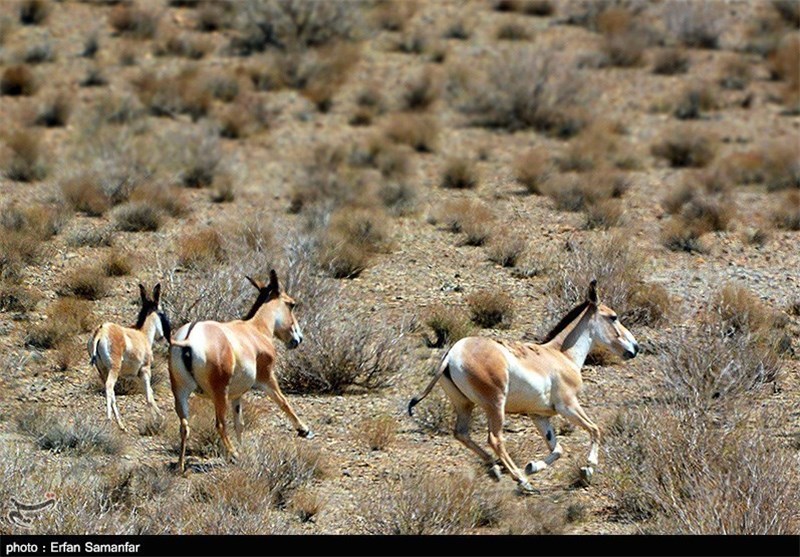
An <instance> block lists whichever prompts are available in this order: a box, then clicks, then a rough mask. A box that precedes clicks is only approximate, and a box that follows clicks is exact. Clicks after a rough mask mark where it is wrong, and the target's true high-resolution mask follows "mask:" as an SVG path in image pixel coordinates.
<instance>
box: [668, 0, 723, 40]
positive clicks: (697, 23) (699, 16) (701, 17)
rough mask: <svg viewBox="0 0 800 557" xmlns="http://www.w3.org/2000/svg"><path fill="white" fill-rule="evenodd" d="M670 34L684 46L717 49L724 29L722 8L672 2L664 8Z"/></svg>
mask: <svg viewBox="0 0 800 557" xmlns="http://www.w3.org/2000/svg"><path fill="white" fill-rule="evenodd" d="M664 18H665V23H666V26H667V30H668V31H669V33H670V34H671V35H672V36H673V37H675V38H676V39H677V40H678V41H680V42H681V43H682V44H683V45H684V46H688V47H691V48H709V49H715V48H717V47H718V46H719V37H720V35H721V34H722V31H723V29H724V27H723V26H724V21H725V20H724V18H723V17H722V13H721V6H720V5H718V4H713V3H694V2H685V1H682V0H672V1H671V2H669V3H668V4H667V5H666V6H665V7H664Z"/></svg>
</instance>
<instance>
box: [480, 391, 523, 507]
mask: <svg viewBox="0 0 800 557" xmlns="http://www.w3.org/2000/svg"><path fill="white" fill-rule="evenodd" d="M504 405H505V401H501V404H499V405H498V406H492V407H488V408H484V411H485V412H486V417H487V419H488V420H489V445H490V446H491V447H492V450H494V452H495V453H497V456H499V457H500V460H501V461H502V462H503V464H504V465H505V467H506V469H507V470H508V472H509V473H510V474H511V476H512V477H513V478H514V479H515V480H517V484H518V486H519V490H520V492H522V493H525V494H530V493H536V490H535V489H534V488H533V486H532V485H531V484H530V482H528V479H527V478H526V477H525V476H524V475H523V474H522V472H520V470H519V468H517V465H516V464H514V461H513V460H512V459H511V456H510V455H509V454H508V451H506V444H505V440H504V439H503V406H504Z"/></svg>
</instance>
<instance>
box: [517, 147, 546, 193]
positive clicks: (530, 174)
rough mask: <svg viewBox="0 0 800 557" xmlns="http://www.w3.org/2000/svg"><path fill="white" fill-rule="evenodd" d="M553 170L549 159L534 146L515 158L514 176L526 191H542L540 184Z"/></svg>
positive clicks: (542, 151)
mask: <svg viewBox="0 0 800 557" xmlns="http://www.w3.org/2000/svg"><path fill="white" fill-rule="evenodd" d="M552 172H553V168H552V165H551V163H550V159H549V157H548V156H547V153H546V152H545V151H544V150H543V149H539V148H534V149H531V150H529V151H527V152H526V153H525V154H523V155H522V156H520V157H519V158H517V160H516V162H515V163H514V177H515V178H516V180H517V182H519V183H520V184H522V185H523V186H524V187H525V190H527V191H528V193H535V194H538V193H542V185H543V184H544V183H545V182H546V181H547V179H548V178H549V177H550V176H551V174H552Z"/></svg>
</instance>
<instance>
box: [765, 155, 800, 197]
mask: <svg viewBox="0 0 800 557" xmlns="http://www.w3.org/2000/svg"><path fill="white" fill-rule="evenodd" d="M762 156H763V160H764V166H763V168H762V171H763V173H764V183H765V185H766V186H767V189H768V190H769V191H777V190H782V189H787V188H790V189H797V188H800V153H798V152H797V149H796V148H795V147H794V146H793V145H791V144H790V143H769V144H767V145H766V146H765V147H764V148H763V150H762Z"/></svg>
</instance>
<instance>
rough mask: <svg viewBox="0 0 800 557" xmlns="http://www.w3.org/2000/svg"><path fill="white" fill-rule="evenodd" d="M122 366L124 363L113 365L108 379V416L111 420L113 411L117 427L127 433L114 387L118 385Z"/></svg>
mask: <svg viewBox="0 0 800 557" xmlns="http://www.w3.org/2000/svg"><path fill="white" fill-rule="evenodd" d="M121 364H122V362H114V363H113V364H111V370H109V372H108V376H107V377H106V414H107V416H108V419H109V420H110V419H111V412H112V410H113V412H114V418H116V420H117V425H118V426H119V428H120V429H121V430H122V431H125V424H124V423H123V422H122V418H121V417H120V415H119V407H118V406H117V395H116V394H114V385H116V384H117V378H119V372H120V368H121Z"/></svg>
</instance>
